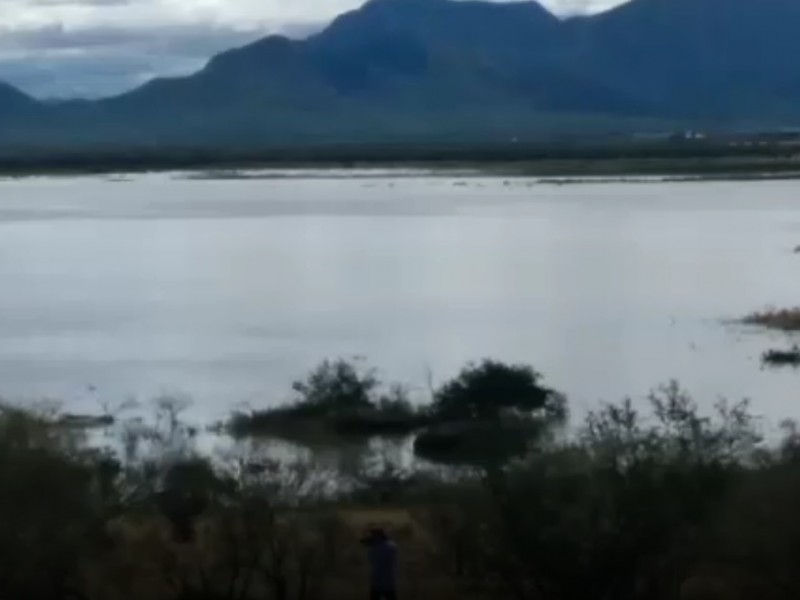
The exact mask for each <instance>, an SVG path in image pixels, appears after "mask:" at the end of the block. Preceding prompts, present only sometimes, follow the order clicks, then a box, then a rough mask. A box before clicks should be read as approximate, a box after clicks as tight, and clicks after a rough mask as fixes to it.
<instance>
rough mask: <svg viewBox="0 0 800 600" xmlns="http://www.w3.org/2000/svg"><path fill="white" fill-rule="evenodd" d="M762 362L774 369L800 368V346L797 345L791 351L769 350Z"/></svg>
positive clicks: (763, 356)
mask: <svg viewBox="0 0 800 600" xmlns="http://www.w3.org/2000/svg"><path fill="white" fill-rule="evenodd" d="M761 360H762V362H763V363H764V364H766V365H770V366H773V367H782V366H790V367H800V346H797V345H796V344H795V345H794V346H792V348H790V349H789V350H767V351H766V352H765V353H764V354H763V355H762V357H761Z"/></svg>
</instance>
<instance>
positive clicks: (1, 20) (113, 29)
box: [0, 0, 620, 98]
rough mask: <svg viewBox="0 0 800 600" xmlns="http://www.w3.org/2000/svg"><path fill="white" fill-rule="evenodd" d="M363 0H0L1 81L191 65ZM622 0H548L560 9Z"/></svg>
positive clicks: (111, 85) (80, 88) (31, 82)
mask: <svg viewBox="0 0 800 600" xmlns="http://www.w3.org/2000/svg"><path fill="white" fill-rule="evenodd" d="M361 1H363V0H292V2H291V3H287V2H285V1H284V0H203V2H197V3H196V4H195V3H194V0H0V80H3V81H7V82H9V83H11V84H12V85H15V86H17V87H19V88H21V89H23V90H24V91H26V92H28V93H30V94H33V95H34V96H37V97H40V98H52V97H59V98H63V97H97V96H107V95H114V94H118V93H121V92H123V91H126V90H128V89H130V88H132V87H135V86H137V85H139V84H141V83H144V82H145V81H147V80H149V79H151V78H153V77H156V76H175V75H182V74H189V73H191V72H193V71H195V70H197V69H199V68H201V67H202V66H203V64H204V63H205V62H206V61H207V60H208V59H209V58H210V57H211V56H212V55H214V54H216V53H218V52H220V51H222V50H225V49H228V48H232V47H235V46H240V45H243V44H246V43H248V42H250V41H253V40H255V39H258V38H259V37H262V36H264V35H266V34H269V33H283V34H286V35H290V36H291V37H303V36H305V35H307V34H309V33H311V32H313V31H314V30H316V29H318V28H319V27H320V26H321V23H323V22H325V21H327V20H328V19H329V18H331V17H333V16H334V15H335V14H337V13H338V12H341V11H343V10H346V9H348V8H353V7H355V6H357V5H358V3H359V2H361ZM619 2H620V0H543V4H545V5H546V6H548V8H550V9H551V10H553V9H557V11H558V12H561V13H562V14H565V13H571V14H574V13H576V12H586V11H587V10H592V9H600V8H607V7H608V5H611V4H618V3H619Z"/></svg>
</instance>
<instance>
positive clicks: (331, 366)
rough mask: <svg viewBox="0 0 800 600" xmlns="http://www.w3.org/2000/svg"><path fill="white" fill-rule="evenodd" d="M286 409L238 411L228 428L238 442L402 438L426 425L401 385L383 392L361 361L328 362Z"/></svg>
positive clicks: (297, 386)
mask: <svg viewBox="0 0 800 600" xmlns="http://www.w3.org/2000/svg"><path fill="white" fill-rule="evenodd" d="M292 388H293V390H294V393H295V398H294V400H293V401H292V402H290V403H289V404H287V405H285V406H279V407H277V408H268V409H263V410H252V411H249V412H238V413H236V414H234V415H233V417H232V418H231V420H230V422H229V424H228V428H229V430H230V432H231V433H232V434H233V435H234V436H236V437H243V436H250V435H277V436H281V435H284V436H287V435H288V436H292V437H295V436H298V435H300V436H302V435H304V434H342V435H390V434H398V435H404V434H408V433H411V432H413V431H415V430H416V429H418V428H420V427H422V426H424V425H425V424H426V423H427V422H428V415H427V414H426V411H425V410H424V409H418V408H415V407H414V406H413V404H412V403H411V401H410V400H409V399H408V393H407V391H406V390H405V389H404V388H403V387H402V386H400V385H392V386H390V387H389V389H384V386H383V384H382V382H381V381H380V380H379V379H378V376H377V373H376V371H375V370H374V369H371V368H365V367H363V366H362V365H361V364H360V363H359V361H346V360H343V359H339V360H336V361H327V360H326V361H324V362H323V363H322V364H320V365H319V366H318V367H316V368H315V369H314V370H313V371H312V372H311V373H310V374H309V375H308V376H307V377H306V378H305V379H303V380H299V381H295V382H294V384H293V385H292Z"/></svg>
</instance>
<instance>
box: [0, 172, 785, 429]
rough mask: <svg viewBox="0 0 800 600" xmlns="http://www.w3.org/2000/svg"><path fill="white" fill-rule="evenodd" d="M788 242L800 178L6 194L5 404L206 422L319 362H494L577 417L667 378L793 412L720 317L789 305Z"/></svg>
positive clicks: (407, 182) (743, 333) (135, 186)
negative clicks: (168, 396)
mask: <svg viewBox="0 0 800 600" xmlns="http://www.w3.org/2000/svg"><path fill="white" fill-rule="evenodd" d="M798 244H800V182H760V183H738V182H730V183H660V182H644V183H628V184H611V183H602V184H580V185H578V184H576V185H563V186H556V185H551V184H546V183H536V182H535V181H533V180H520V179H515V180H509V181H504V180H501V179H489V178H470V179H463V178H462V179H454V178H449V177H428V176H408V174H405V176H403V177H397V176H394V175H392V174H391V173H384V174H380V175H379V176H374V177H367V178H364V177H342V176H337V177H324V176H317V177H306V178H302V177H292V178H280V179H250V180H224V181H223V180H192V179H188V178H186V177H182V176H178V175H148V176H137V177H131V178H126V179H125V180H122V181H119V180H111V179H103V178H64V179H56V178H52V179H26V180H17V181H3V182H0V394H2V395H3V396H5V397H7V398H12V399H15V400H19V401H33V400H35V399H38V398H43V397H48V398H59V399H63V400H65V401H67V403H68V406H69V407H70V409H73V410H89V411H93V410H96V409H97V406H98V401H99V400H101V399H103V400H110V401H111V402H112V403H113V402H116V401H121V400H123V399H125V398H126V397H129V396H135V397H139V398H149V397H153V396H155V395H157V394H160V393H165V392H166V393H173V392H182V393H185V394H188V395H190V396H192V397H193V398H194V399H195V409H194V410H195V411H197V412H198V414H200V415H202V417H203V418H207V419H214V418H218V417H220V416H222V415H224V414H225V413H226V412H227V411H228V410H230V408H231V407H232V406H234V405H238V404H241V403H245V402H246V403H250V404H253V405H266V404H270V403H277V402H281V401H283V400H285V399H286V398H287V395H288V394H287V390H288V389H289V383H290V381H291V380H292V379H293V378H295V377H297V376H300V375H302V374H303V373H304V372H306V371H307V370H308V369H309V368H311V367H312V366H313V365H315V364H316V363H317V362H318V361H320V360H321V359H323V358H325V357H337V356H347V355H363V356H367V357H369V360H370V362H371V363H373V364H375V365H377V366H379V367H381V369H382V371H383V374H384V376H385V377H386V378H388V379H396V380H400V381H403V382H407V383H408V384H410V385H412V386H417V388H418V389H420V390H422V389H424V387H425V384H426V380H427V373H429V372H430V373H431V374H432V377H433V380H434V381H441V380H443V379H445V378H447V377H449V376H451V375H453V374H454V373H455V371H456V370H457V368H458V367H459V366H460V365H462V364H463V363H464V362H465V361H468V360H471V359H477V358H481V357H484V356H491V357H496V358H500V359H504V360H510V361H524V362H529V363H532V364H533V365H535V366H536V368H537V369H538V370H540V371H541V372H542V373H544V375H545V377H546V381H547V382H548V383H549V384H550V385H552V386H554V387H556V388H559V389H561V390H564V391H565V392H566V393H567V394H568V396H569V397H570V399H571V402H572V405H573V408H574V410H575V412H576V413H578V414H580V413H581V412H583V411H585V410H586V409H587V408H590V407H592V406H595V405H596V404H597V403H598V402H599V401H601V400H616V399H619V398H621V397H623V396H626V395H630V396H632V397H634V398H641V397H642V396H644V395H645V394H646V393H647V391H648V390H649V389H650V388H652V387H653V386H654V385H657V384H659V383H663V382H666V381H667V380H669V379H671V378H676V379H678V380H680V382H681V383H682V384H683V385H684V386H685V387H687V388H688V389H689V390H691V391H692V392H694V393H695V394H696V395H697V396H698V399H700V400H701V402H703V403H704V404H706V405H709V406H710V405H711V404H712V403H713V402H714V401H715V400H716V399H717V398H718V397H719V396H727V397H729V398H732V399H740V398H742V397H751V398H752V399H753V401H754V406H755V408H756V410H757V412H759V413H761V414H764V415H767V416H768V417H769V418H770V419H773V420H778V419H780V418H782V417H784V416H791V417H800V386H798V383H800V373H798V372H793V371H791V370H790V371H788V372H786V371H763V370H761V368H760V363H759V356H760V354H761V352H762V351H764V350H765V349H766V348H768V347H769V346H771V345H781V344H786V343H789V342H788V341H787V339H786V338H785V337H784V336H782V335H778V334H769V333H765V332H762V331H758V330H752V329H747V328H743V327H741V326H736V325H731V324H729V323H726V322H725V321H726V320H729V319H734V318H736V317H739V316H741V315H743V314H745V313H747V312H749V311H751V310H753V309H758V308H763V307H765V306H768V305H776V306H794V305H796V304H800V256H798V255H795V254H793V253H792V249H793V248H794V247H795V246H796V245H798ZM92 389H95V390H96V391H92Z"/></svg>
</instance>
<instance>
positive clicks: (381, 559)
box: [361, 527, 397, 600]
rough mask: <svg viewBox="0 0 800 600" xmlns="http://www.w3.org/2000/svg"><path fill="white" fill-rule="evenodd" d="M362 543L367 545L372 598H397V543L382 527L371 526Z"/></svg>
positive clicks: (394, 599)
mask: <svg viewBox="0 0 800 600" xmlns="http://www.w3.org/2000/svg"><path fill="white" fill-rule="evenodd" d="M361 543H362V544H364V545H365V546H366V547H367V559H368V560H369V597H370V600H397V587H396V581H395V571H396V569H397V545H396V544H395V543H394V542H393V541H392V539H391V538H390V537H389V535H388V534H387V533H386V531H385V530H383V529H381V528H380V527H372V528H370V530H369V531H368V532H367V534H366V535H365V536H364V537H363V538H361Z"/></svg>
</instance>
